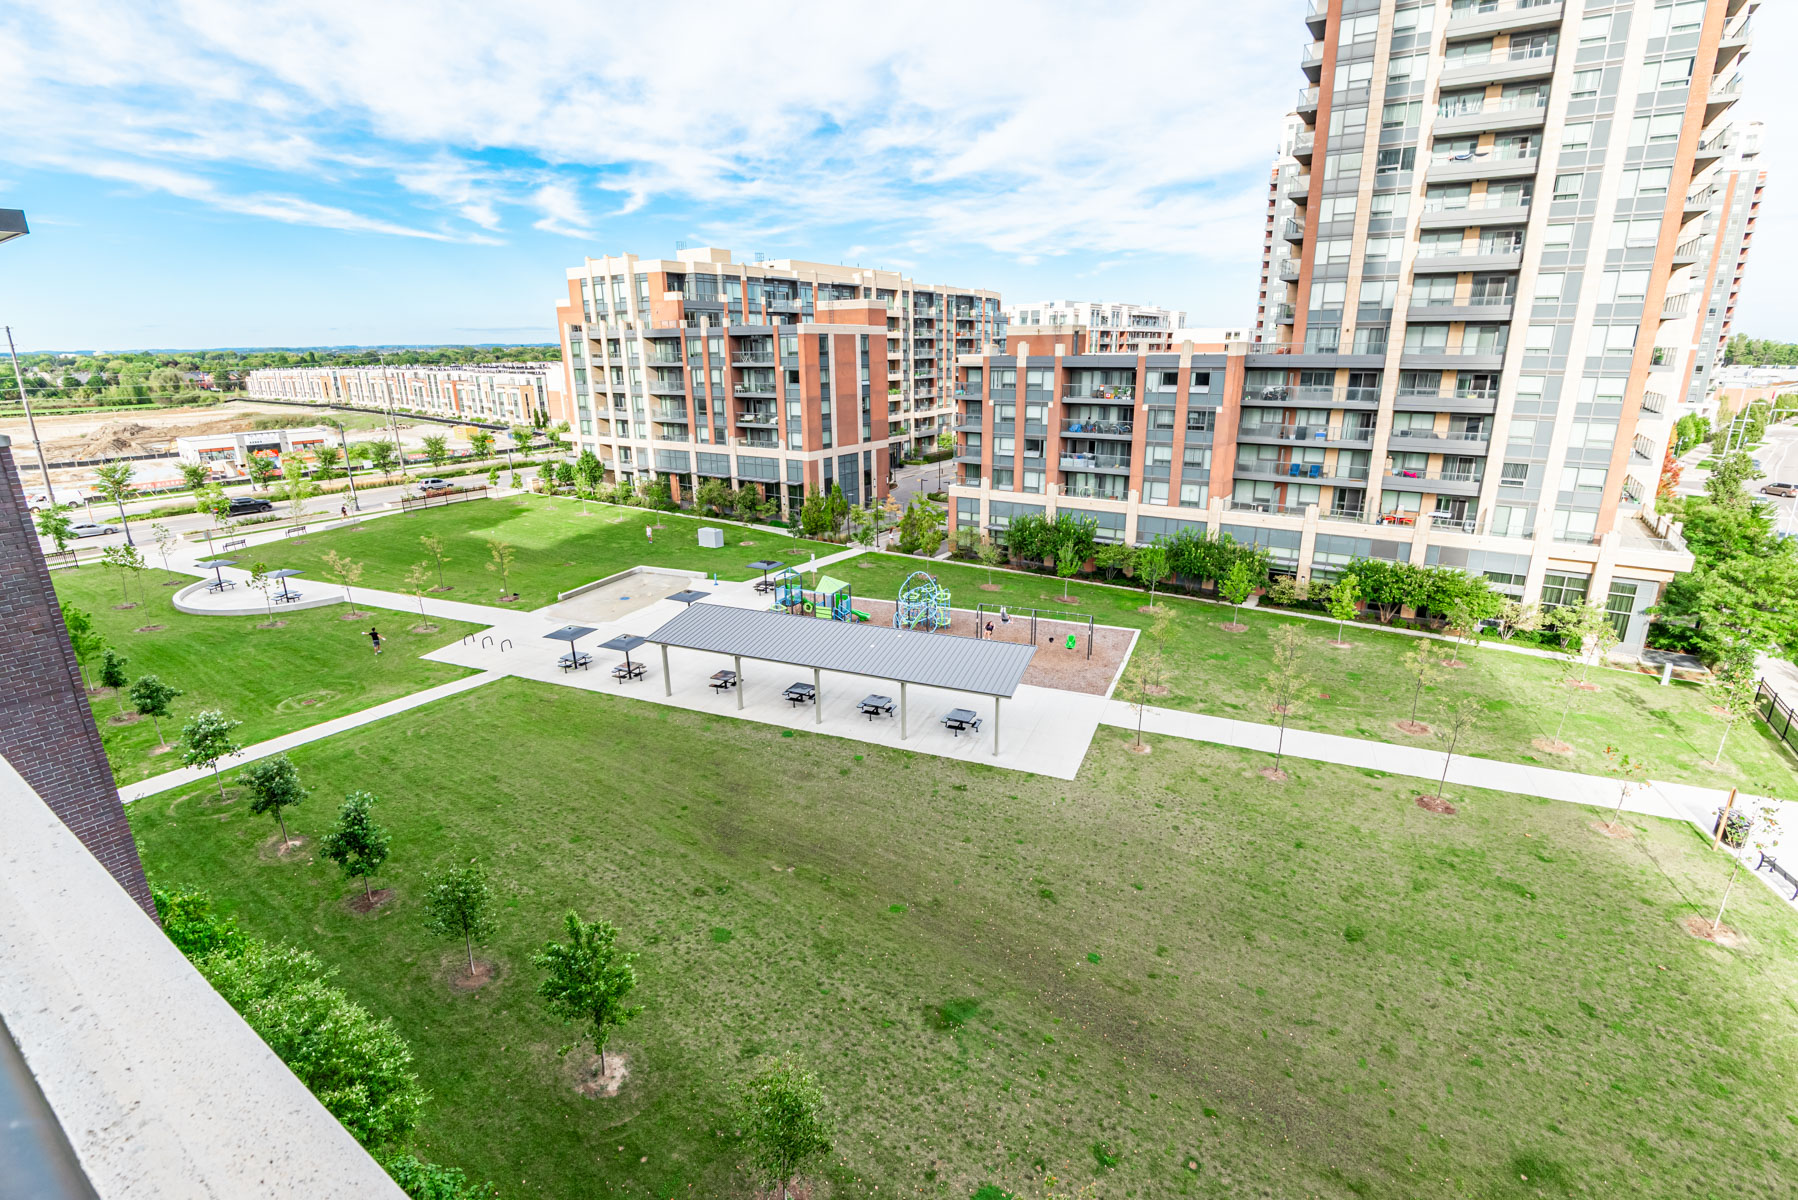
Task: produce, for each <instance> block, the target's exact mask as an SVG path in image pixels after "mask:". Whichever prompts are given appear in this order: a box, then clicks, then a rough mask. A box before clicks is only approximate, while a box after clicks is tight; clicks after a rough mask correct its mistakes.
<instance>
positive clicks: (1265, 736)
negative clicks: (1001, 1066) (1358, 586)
mask: <svg viewBox="0 0 1798 1200" xmlns="http://www.w3.org/2000/svg"><path fill="white" fill-rule="evenodd" d="M1100 719H1101V722H1102V723H1103V724H1106V725H1110V726H1114V727H1116V728H1122V729H1128V730H1134V729H1136V722H1137V706H1135V705H1133V704H1129V703H1127V702H1125V701H1123V700H1111V701H1108V702H1107V703H1106V708H1105V712H1104V715H1103V716H1102V717H1101V718H1100ZM1142 730H1143V732H1144V733H1145V734H1151V733H1152V734H1158V735H1160V736H1163V737H1178V738H1185V739H1187V740H1189V741H1195V742H1210V743H1211V744H1213V745H1217V746H1234V747H1236V748H1238V749H1242V750H1255V751H1259V752H1261V753H1264V754H1272V753H1273V752H1274V747H1275V746H1276V745H1277V744H1278V743H1279V740H1280V730H1279V727H1278V726H1274V725H1263V724H1259V723H1256V722H1254V721H1237V720H1233V719H1231V718H1228V717H1213V716H1207V715H1206V714H1204V713H1193V712H1182V711H1179V710H1177V709H1171V708H1157V707H1156V706H1154V705H1148V706H1147V707H1146V708H1145V709H1144V710H1143V712H1142ZM1284 753H1285V755H1286V757H1288V758H1298V759H1306V760H1309V761H1312V762H1327V763H1338V764H1340V765H1342V766H1348V767H1363V768H1367V769H1370V770H1376V771H1386V772H1389V773H1391V774H1394V775H1409V776H1412V777H1414V778H1416V779H1419V780H1421V781H1424V782H1426V783H1428V784H1429V785H1431V786H1432V787H1433V786H1434V784H1435V782H1436V781H1437V780H1439V779H1441V778H1442V773H1443V772H1442V768H1443V765H1444V762H1445V760H1447V758H1448V756H1447V754H1446V753H1445V752H1444V751H1442V750H1431V749H1425V748H1424V747H1422V746H1404V745H1397V744H1395V743H1392V742H1376V741H1371V740H1368V739H1365V738H1352V737H1343V736H1341V735H1339V734H1334V733H1317V732H1314V731H1312V730H1308V729H1288V730H1287V731H1286V739H1285V746H1284ZM1447 765H1448V782H1449V785H1450V786H1451V787H1463V788H1481V789H1486V790H1490V791H1498V792H1514V793H1516V794H1518V795H1522V796H1537V797H1540V798H1542V799H1544V800H1560V801H1564V802H1566V803H1568V804H1582V805H1585V806H1587V807H1590V808H1595V809H1600V810H1603V811H1607V812H1608V811H1609V810H1611V809H1613V808H1615V807H1616V805H1617V799H1618V792H1619V790H1620V789H1621V787H1622V785H1621V784H1620V783H1619V782H1618V781H1617V780H1615V779H1611V778H1608V777H1606V776H1603V775H1582V774H1580V773H1578V772H1576V771H1557V770H1555V769H1554V768H1552V767H1536V766H1531V765H1530V764H1528V763H1513V762H1502V761H1500V760H1498V759H1492V758H1476V757H1473V756H1471V755H1465V754H1457V755H1455V757H1454V759H1453V761H1451V762H1448V763H1447ZM1728 799H1729V791H1728V789H1719V788H1705V787H1697V786H1695V785H1692V784H1687V783H1666V782H1661V781H1657V780H1650V781H1648V782H1647V783H1646V784H1643V785H1641V786H1638V787H1635V788H1632V789H1631V790H1630V793H1629V795H1628V796H1626V797H1625V798H1624V800H1623V808H1624V811H1625V812H1631V813H1638V814H1641V815H1643V816H1650V817H1663V818H1668V819H1671V820H1675V821H1690V822H1691V823H1692V824H1694V825H1696V826H1697V827H1698V828H1699V829H1701V830H1704V831H1705V832H1706V833H1709V832H1710V831H1711V829H1712V828H1713V827H1714V826H1715V824H1716V816H1715V814H1716V812H1717V810H1718V809H1720V808H1722V807H1723V805H1724V804H1725V803H1726V802H1727V801H1728ZM1763 803H1768V801H1767V800H1766V799H1765V798H1764V797H1760V796H1750V795H1747V794H1746V793H1743V794H1740V795H1738V796H1737V797H1736V807H1737V808H1738V809H1741V810H1743V811H1746V812H1749V813H1753V812H1754V811H1755V810H1756V809H1757V808H1758V807H1759V806H1760V805H1762V804H1763ZM1771 803H1772V804H1773V806H1774V807H1775V810H1776V812H1777V814H1778V819H1779V821H1780V822H1781V824H1782V825H1789V823H1790V822H1791V821H1793V820H1798V804H1794V803H1792V802H1788V801H1780V800H1773V801H1771ZM1741 857H1743V858H1744V859H1745V861H1746V862H1747V864H1748V865H1749V866H1750V867H1753V866H1754V864H1755V862H1756V861H1757V860H1758V859H1759V855H1758V854H1756V853H1754V852H1752V851H1749V850H1747V849H1744V850H1743V852H1742V854H1741ZM1760 879H1761V881H1762V882H1763V883H1765V884H1767V885H1768V886H1770V887H1773V888H1774V890H1775V891H1777V892H1778V894H1779V896H1780V897H1781V899H1785V900H1786V901H1787V903H1788V904H1792V906H1793V907H1794V908H1798V904H1793V902H1792V901H1791V900H1790V895H1791V889H1790V888H1785V889H1783V890H1782V889H1781V888H1780V887H1779V886H1778V885H1779V883H1780V881H1779V880H1777V879H1775V878H1774V877H1773V876H1772V875H1770V874H1763V875H1761V876H1760Z"/></svg>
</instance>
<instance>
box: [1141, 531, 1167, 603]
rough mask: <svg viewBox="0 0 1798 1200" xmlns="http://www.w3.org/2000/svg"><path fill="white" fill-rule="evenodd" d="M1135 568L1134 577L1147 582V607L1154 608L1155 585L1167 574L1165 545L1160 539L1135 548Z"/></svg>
mask: <svg viewBox="0 0 1798 1200" xmlns="http://www.w3.org/2000/svg"><path fill="white" fill-rule="evenodd" d="M1135 568H1136V570H1135V574H1136V578H1138V579H1146V580H1147V581H1148V583H1149V607H1150V608H1154V607H1155V585H1156V584H1158V583H1160V582H1161V581H1162V580H1164V579H1166V578H1167V576H1168V553H1167V547H1166V546H1164V545H1162V543H1161V541H1160V539H1157V540H1156V541H1155V542H1154V543H1153V544H1151V545H1147V546H1143V547H1142V548H1140V549H1139V550H1137V552H1136V563H1135Z"/></svg>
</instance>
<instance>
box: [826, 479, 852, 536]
mask: <svg viewBox="0 0 1798 1200" xmlns="http://www.w3.org/2000/svg"><path fill="white" fill-rule="evenodd" d="M824 511H825V514H826V515H827V516H828V517H829V518H830V532H831V536H832V537H835V536H837V535H838V534H841V533H842V532H843V520H844V518H846V517H847V516H848V515H849V500H848V498H847V497H846V496H844V495H843V485H842V484H841V483H840V482H838V481H837V480H835V479H833V480H831V481H830V493H829V494H828V495H826V496H825V497H824Z"/></svg>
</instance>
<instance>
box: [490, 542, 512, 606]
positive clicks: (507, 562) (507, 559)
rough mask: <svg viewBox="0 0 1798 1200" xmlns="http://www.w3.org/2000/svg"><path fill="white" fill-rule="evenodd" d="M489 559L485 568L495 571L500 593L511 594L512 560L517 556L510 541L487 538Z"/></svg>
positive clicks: (503, 594)
mask: <svg viewBox="0 0 1798 1200" xmlns="http://www.w3.org/2000/svg"><path fill="white" fill-rule="evenodd" d="M487 554H488V556H489V561H488V563H487V569H488V570H489V571H493V572H496V573H497V574H498V575H499V580H500V585H501V586H500V595H502V596H509V595H511V594H512V562H513V560H514V559H515V558H516V557H517V551H515V550H514V549H513V548H512V546H511V544H510V543H507V542H499V541H492V540H489V541H488V543H487Z"/></svg>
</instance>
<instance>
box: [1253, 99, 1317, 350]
mask: <svg viewBox="0 0 1798 1200" xmlns="http://www.w3.org/2000/svg"><path fill="white" fill-rule="evenodd" d="M1309 133H1310V130H1309V128H1308V127H1307V126H1306V124H1305V122H1304V120H1302V119H1301V118H1300V117H1299V114H1298V110H1296V109H1294V110H1293V111H1292V112H1289V113H1287V114H1286V116H1285V118H1284V119H1283V120H1282V121H1281V122H1280V148H1279V149H1278V150H1277V151H1276V152H1275V153H1274V164H1273V168H1272V169H1271V170H1270V171H1269V172H1268V184H1267V216H1266V218H1265V220H1264V221H1263V222H1262V226H1261V284H1260V288H1259V289H1258V290H1257V292H1256V294H1255V335H1254V340H1255V341H1256V343H1261V342H1271V341H1274V340H1275V337H1274V334H1275V330H1276V329H1277V327H1278V326H1277V321H1278V320H1279V318H1281V317H1283V316H1285V315H1286V313H1287V311H1288V310H1289V308H1290V306H1289V305H1288V304H1287V303H1286V300H1285V296H1286V285H1287V284H1288V283H1294V282H1296V281H1297V280H1298V277H1299V264H1298V259H1296V258H1295V257H1293V254H1292V250H1291V245H1292V244H1291V243H1290V242H1288V241H1287V240H1286V239H1285V238H1284V237H1282V236H1280V231H1281V230H1282V229H1284V228H1285V227H1286V222H1288V221H1290V220H1292V219H1293V218H1294V217H1295V216H1297V215H1298V204H1297V202H1295V201H1294V200H1293V198H1292V196H1291V195H1289V194H1288V189H1287V186H1286V184H1287V181H1288V180H1289V179H1291V178H1292V177H1293V176H1294V175H1296V174H1297V172H1298V163H1299V160H1298V159H1297V158H1296V157H1294V155H1293V150H1294V149H1295V148H1296V147H1297V146H1298V142H1299V136H1300V135H1301V134H1305V135H1307V136H1309Z"/></svg>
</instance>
